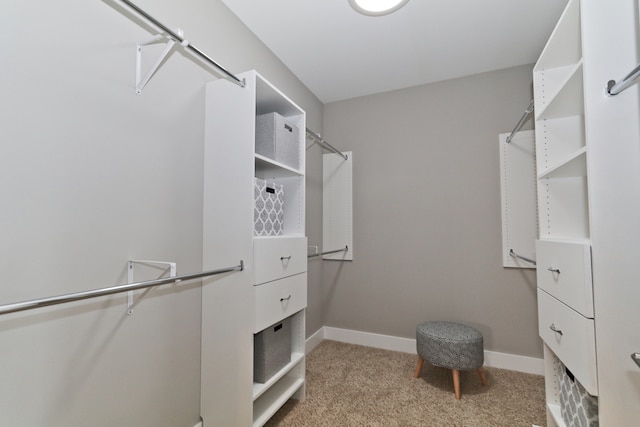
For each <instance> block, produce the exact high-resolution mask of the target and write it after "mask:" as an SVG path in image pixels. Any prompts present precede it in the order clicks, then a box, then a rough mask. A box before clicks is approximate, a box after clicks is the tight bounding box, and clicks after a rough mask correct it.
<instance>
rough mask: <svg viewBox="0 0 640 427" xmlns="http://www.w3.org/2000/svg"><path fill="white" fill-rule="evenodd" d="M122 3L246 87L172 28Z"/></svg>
mask: <svg viewBox="0 0 640 427" xmlns="http://www.w3.org/2000/svg"><path fill="white" fill-rule="evenodd" d="M120 1H122V2H123V3H124V4H126V5H127V6H129V7H130V8H131V9H133V10H134V11H135V12H137V13H138V14H139V15H140V16H142V17H143V18H145V19H146V20H148V21H149V22H151V23H152V24H153V25H155V26H156V27H158V28H160V29H161V30H162V31H164V32H165V33H167V34H168V35H169V36H170V37H171V38H172V39H174V40H175V41H177V42H178V43H180V45H181V46H182V47H184V48H186V49H189V50H190V51H191V52H193V53H194V54H196V56H199V57H200V59H203V60H204V61H205V62H207V63H209V64H210V65H212V66H214V67H215V68H216V69H218V71H220V72H221V73H222V74H223V75H224V76H225V77H226V78H227V79H228V80H230V81H231V82H233V83H235V84H237V85H238V86H241V87H244V86H245V84H246V82H245V81H244V79H243V80H240V79H239V78H238V77H236V76H235V75H233V74H232V73H231V72H229V71H228V70H227V69H226V68H224V67H223V66H222V65H220V64H218V63H217V62H216V61H214V60H213V59H211V58H210V57H209V56H208V55H206V54H205V53H204V52H202V51H201V50H200V49H198V48H197V47H195V46H194V45H192V44H191V43H189V41H188V40H185V39H184V38H183V37H181V36H180V35H179V34H177V33H176V32H175V31H173V30H172V29H171V28H169V27H167V26H166V25H164V24H163V23H162V22H160V21H158V20H157V19H155V18H154V17H153V16H151V15H149V14H148V13H147V12H145V11H144V10H142V9H140V8H139V7H138V6H136V5H135V4H134V3H132V2H130V1H129V0H120Z"/></svg>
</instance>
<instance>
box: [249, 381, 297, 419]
mask: <svg viewBox="0 0 640 427" xmlns="http://www.w3.org/2000/svg"><path fill="white" fill-rule="evenodd" d="M303 385H304V379H302V378H294V377H284V378H282V379H281V380H280V381H278V382H277V383H276V384H274V385H273V386H272V387H271V388H269V389H268V390H267V391H266V392H265V393H264V394H263V395H262V396H260V398H259V399H257V400H256V401H254V402H253V425H254V427H258V426H262V425H264V424H265V423H266V422H267V421H268V420H269V418H271V417H272V416H273V414H275V413H276V412H277V411H278V409H280V408H281V407H282V405H284V404H285V403H286V401H287V400H289V399H290V398H291V397H292V396H293V395H294V394H295V392H296V391H298V390H299V389H300V387H302V386H303Z"/></svg>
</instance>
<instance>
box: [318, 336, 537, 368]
mask: <svg viewBox="0 0 640 427" xmlns="http://www.w3.org/2000/svg"><path fill="white" fill-rule="evenodd" d="M323 339H327V340H333V341H340V342H345V343H349V344H357V345H364V346H367V347H374V348H381V349H384V350H393V351H400V352H403V353H410V354H416V340H415V339H411V338H401V337H393V336H390V335H380V334H372V333H370V332H360V331H353V330H349V329H340V328H332V327H330V326H323V327H322V328H320V329H319V330H318V331H317V332H316V333H314V334H313V335H311V336H310V337H309V338H308V339H307V341H306V346H305V348H306V351H307V353H309V352H310V351H311V350H313V349H314V348H315V347H316V346H317V345H318V344H320V343H321V342H322V340H323ZM484 365H485V366H488V367H494V368H500V369H508V370H511V371H518V372H524V373H527V374H536V375H544V360H543V359H538V358H535V357H527V356H519V355H516V354H508V353H498V352H496V351H488V350H485V351H484Z"/></svg>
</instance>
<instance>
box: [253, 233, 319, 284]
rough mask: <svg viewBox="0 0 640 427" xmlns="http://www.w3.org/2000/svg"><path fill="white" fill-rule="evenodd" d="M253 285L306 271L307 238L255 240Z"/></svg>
mask: <svg viewBox="0 0 640 427" xmlns="http://www.w3.org/2000/svg"><path fill="white" fill-rule="evenodd" d="M253 255H254V263H255V264H254V272H253V274H254V278H255V281H254V284H256V285H259V284H261V283H266V282H270V281H272V280H277V279H281V278H283V277H287V276H293V275H294V274H299V273H304V272H305V271H307V238H306V237H274V238H256V239H254V241H253Z"/></svg>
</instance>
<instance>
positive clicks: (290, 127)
mask: <svg viewBox="0 0 640 427" xmlns="http://www.w3.org/2000/svg"><path fill="white" fill-rule="evenodd" d="M299 141H300V130H299V129H298V127H297V126H295V125H294V124H292V123H291V122H290V121H288V120H287V119H286V118H285V117H283V116H281V115H280V114H278V113H269V114H262V115H260V116H258V117H256V153H258V154H260V155H263V156H265V157H268V158H270V159H273V160H275V161H277V162H280V163H282V164H284V165H286V166H289V167H291V168H294V169H299V168H300V149H299Z"/></svg>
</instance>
